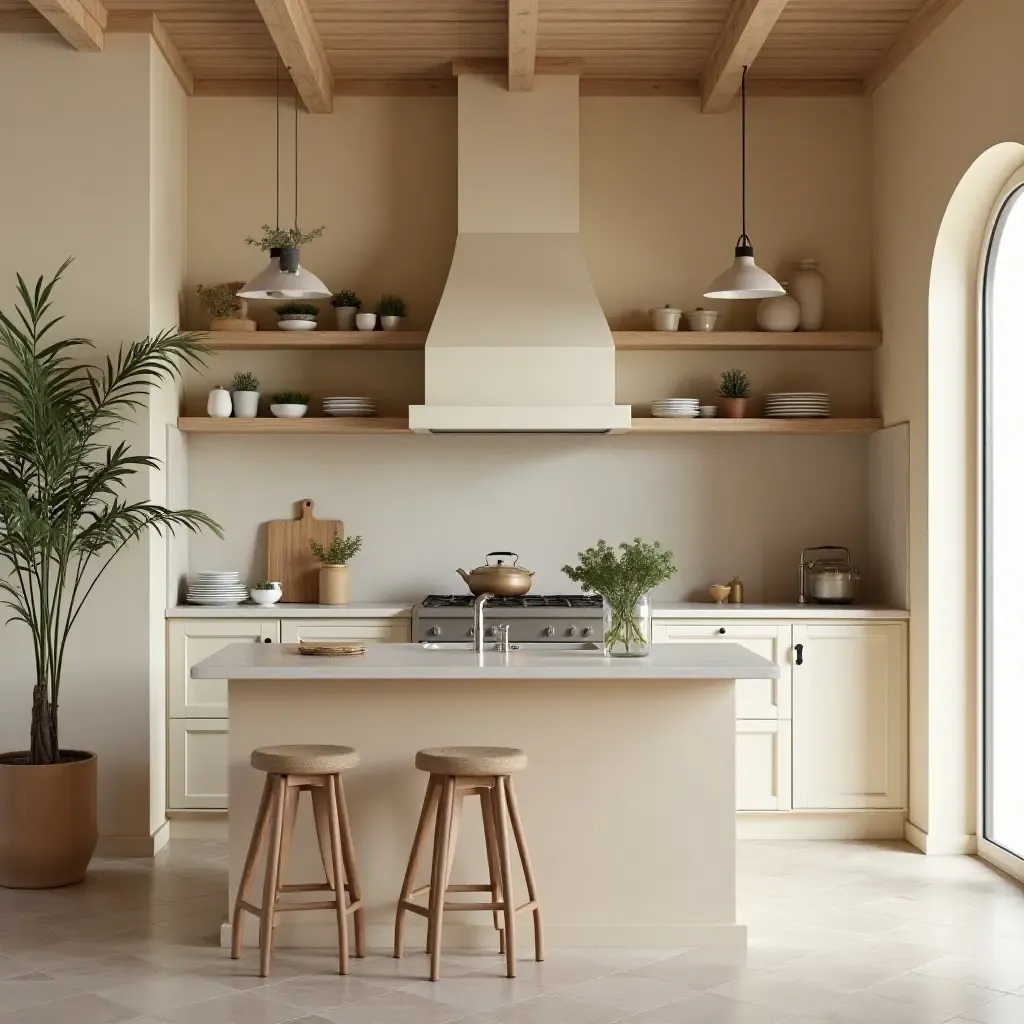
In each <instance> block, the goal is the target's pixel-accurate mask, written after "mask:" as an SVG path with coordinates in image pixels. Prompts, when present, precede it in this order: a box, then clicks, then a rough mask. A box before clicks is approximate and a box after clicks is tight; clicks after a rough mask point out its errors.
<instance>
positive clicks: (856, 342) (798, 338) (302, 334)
mask: <svg viewBox="0 0 1024 1024" xmlns="http://www.w3.org/2000/svg"><path fill="white" fill-rule="evenodd" d="M612 336H613V337H614V339H615V347H616V349H618V350H620V351H634V352H676V351H694V350H699V349H704V350H708V349H722V350H726V349H760V350H763V351H775V352H782V351H793V350H797V351H834V352H836V351H857V350H860V351H862V350H866V349H875V348H878V347H879V345H881V344H882V335H881V334H880V333H879V332H878V331H808V332H806V333H801V332H799V331H797V332H793V333H791V334H785V333H779V332H773V331H613V332H612ZM426 338H427V332H426V331H211V332H210V333H209V334H208V335H207V337H206V341H205V344H206V345H207V346H208V347H209V348H211V349H213V350H215V351H217V352H258V351H261V350H263V351H274V350H283V349H296V350H307V351H316V350H320V349H351V350H362V351H379V352H393V351H415V350H417V349H421V348H423V345H424V342H425V341H426Z"/></svg>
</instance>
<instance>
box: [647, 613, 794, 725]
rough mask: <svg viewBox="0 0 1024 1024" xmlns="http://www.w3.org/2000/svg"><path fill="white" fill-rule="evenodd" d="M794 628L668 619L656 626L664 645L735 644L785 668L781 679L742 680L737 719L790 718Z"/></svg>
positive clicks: (656, 636) (657, 636)
mask: <svg viewBox="0 0 1024 1024" xmlns="http://www.w3.org/2000/svg"><path fill="white" fill-rule="evenodd" d="M789 640H790V628H789V627H788V626H780V625H778V624H776V623H765V624H763V625H753V624H751V625H734V624H733V623H727V622H708V623H706V624H701V625H694V624H689V623H687V624H684V623H680V622H672V621H670V620H669V621H666V620H656V621H655V623H654V642H655V643H661V644H665V643H667V644H686V643H691V644H692V643H703V644H707V643H712V642H714V643H718V642H722V643H732V644H741V645H742V646H744V647H747V648H749V649H750V650H752V651H754V653H755V654H760V655H762V656H763V657H765V658H767V659H768V660H769V661H774V662H775V664H776V665H780V666H782V677H781V678H780V679H738V680H737V681H736V717H737V718H761V719H764V718H790V717H791V715H792V709H791V701H790V668H789Z"/></svg>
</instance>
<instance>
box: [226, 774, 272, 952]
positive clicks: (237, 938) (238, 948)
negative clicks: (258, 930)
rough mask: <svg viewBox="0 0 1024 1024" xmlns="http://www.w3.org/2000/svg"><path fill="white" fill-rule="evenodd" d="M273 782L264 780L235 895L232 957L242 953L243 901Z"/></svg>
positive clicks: (257, 848)
mask: <svg viewBox="0 0 1024 1024" xmlns="http://www.w3.org/2000/svg"><path fill="white" fill-rule="evenodd" d="M273 788H274V787H273V783H272V782H271V779H270V776H269V775H268V776H267V777H266V778H265V779H264V780H263V795H262V796H261V797H260V809H259V810H258V811H257V812H256V821H255V822H254V823H253V827H252V839H250V840H249V852H248V853H247V854H246V855H245V865H244V866H243V868H242V877H241V878H240V879H239V882H238V892H237V894H236V895H235V908H234V912H233V913H232V915H231V959H232V960H237V959H238V958H239V957H240V956H241V955H242V914H243V910H242V907H241V904H242V902H243V901H244V900H245V898H246V893H247V892H248V889H249V883H250V882H251V881H252V873H253V869H254V868H255V867H256V858H257V856H259V852H260V844H261V843H262V842H263V836H264V835H265V834H266V831H267V811H268V810H269V808H270V794H271V793H272V792H273Z"/></svg>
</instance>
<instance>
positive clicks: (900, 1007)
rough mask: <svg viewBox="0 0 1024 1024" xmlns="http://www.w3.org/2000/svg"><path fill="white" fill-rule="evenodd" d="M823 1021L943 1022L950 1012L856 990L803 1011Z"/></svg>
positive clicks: (860, 1023) (841, 1023) (873, 1023)
mask: <svg viewBox="0 0 1024 1024" xmlns="http://www.w3.org/2000/svg"><path fill="white" fill-rule="evenodd" d="M803 1016H805V1017H809V1018H810V1019H811V1020H812V1021H814V1022H818V1021H822V1022H825V1024H945V1022H946V1021H948V1020H949V1019H950V1014H948V1013H945V1012H944V1011H942V1010H932V1009H930V1008H928V1007H927V1006H921V1005H914V1004H913V1003H901V1002H898V1001H897V1000H895V999H883V998H882V997H881V996H874V995H869V994H868V993H867V992H857V993H855V994H854V995H851V996H844V997H843V998H842V999H839V1000H837V1001H836V1002H834V1003H829V1004H827V1005H826V1006H819V1007H817V1008H816V1009H815V1010H814V1011H813V1012H811V1013H807V1014H804V1015H803Z"/></svg>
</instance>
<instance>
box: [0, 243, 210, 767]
mask: <svg viewBox="0 0 1024 1024" xmlns="http://www.w3.org/2000/svg"><path fill="white" fill-rule="evenodd" d="M70 262H71V261H70V260H68V261H67V262H66V263H64V265H63V266H62V267H61V268H60V270H58V271H57V273H56V274H55V275H54V276H53V278H51V279H50V280H49V281H48V282H46V283H44V281H43V278H41V277H40V278H39V279H38V280H37V281H36V283H35V286H34V287H31V288H30V287H29V286H28V285H27V284H26V282H25V281H24V280H23V278H22V277H21V276H20V275H19V276H18V289H17V292H18V296H19V298H20V303H19V304H18V305H17V307H16V311H15V314H14V315H13V316H8V315H6V314H5V313H3V312H0V409H2V410H3V413H2V415H0V564H2V565H3V568H4V569H5V570H6V576H5V577H4V578H0V594H2V595H3V597H4V600H3V601H2V602H0V603H2V604H4V605H5V606H6V607H7V608H8V609H10V611H11V617H10V619H9V620H8V621H12V622H20V623H23V624H24V625H25V626H27V627H28V629H29V631H30V633H31V635H32V651H33V656H34V664H35V682H34V685H33V688H32V719H31V727H30V742H29V749H28V753H27V763H28V764H32V765H46V764H57V763H59V762H60V761H61V748H60V739H59V732H58V721H57V709H58V705H59V703H60V689H61V680H62V678H63V674H64V665H65V656H66V653H67V643H68V637H69V636H70V634H71V631H72V628H73V627H74V625H75V623H76V622H77V621H78V617H79V615H80V614H81V612H82V608H83V606H84V605H85V602H86V601H87V600H88V598H89V595H90V594H91V593H92V592H93V589H94V588H95V586H96V583H97V582H98V581H99V579H100V578H101V577H102V576H103V574H104V572H105V571H106V570H107V568H108V567H109V566H110V563H111V562H112V561H113V559H114V558H115V557H116V556H117V555H118V554H119V553H120V552H121V551H123V550H124V549H125V548H126V547H127V546H128V545H129V544H131V543H132V542H133V541H135V540H138V539H139V538H141V537H142V536H144V535H145V534H146V533H147V532H148V531H149V530H150V529H153V530H156V531H157V532H158V533H163V532H164V531H168V532H174V531H175V530H178V529H185V530H189V531H191V532H193V533H198V532H199V531H200V530H203V529H208V530H211V531H212V532H214V533H215V534H217V535H218V536H220V535H221V532H220V527H219V526H218V525H217V523H215V522H214V521H213V520H212V519H211V518H210V517H209V516H208V515H206V514H205V513H203V512H197V511H195V510H193V509H182V510H174V509H169V508H164V507H163V506H161V505H155V504H153V503H152V502H149V501H136V500H133V499H131V498H129V497H127V496H126V495H125V491H126V489H127V488H128V487H129V486H131V485H132V484H133V482H134V480H135V477H136V474H138V473H143V474H145V473H148V472H149V471H150V470H158V469H159V468H160V463H159V462H158V461H157V460H156V459H154V458H152V457H150V456H148V455H133V454H131V450H130V448H129V445H128V443H127V442H126V441H123V440H121V441H117V440H116V438H117V435H118V434H123V433H124V431H125V428H126V427H127V426H128V425H129V424H130V423H131V422H132V416H133V414H134V413H135V412H137V411H139V410H142V409H145V407H146V402H147V400H148V397H149V392H150V390H151V388H153V387H155V386H158V385H160V384H161V383H163V382H165V381H168V380H171V379H173V378H174V377H176V376H178V375H179V373H180V370H181V368H182V367H183V366H188V367H192V368H196V367H200V366H202V365H203V358H202V356H203V352H204V349H203V346H202V345H201V343H200V336H197V335H194V334H181V333H179V332H178V331H176V330H170V331H164V332H161V333H160V334H158V335H156V336H155V337H149V338H144V339H143V340H142V341H136V342H132V343H131V344H129V345H126V346H122V347H121V348H120V349H119V350H118V352H117V354H116V355H113V356H108V357H107V358H106V359H105V360H103V361H102V362H101V363H100V364H99V365H93V364H91V363H88V362H82V361H80V359H81V356H82V355H84V354H85V353H86V352H87V351H88V350H89V349H91V348H93V347H94V346H93V344H92V342H90V341H86V340H85V339H83V338H67V339H64V340H61V341H50V340H49V339H48V337H47V336H48V335H49V333H50V331H51V330H52V328H54V327H55V326H56V325H57V324H58V323H59V322H60V321H61V319H62V317H59V316H58V317H51V316H50V307H51V297H52V295H53V291H54V288H55V287H56V285H57V283H58V282H59V281H60V279H61V276H62V275H63V273H64V271H65V270H66V269H67V267H68V264H69V263H70ZM112 440H113V441H114V442H115V443H113V444H111V443H109V442H111V441H112Z"/></svg>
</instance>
